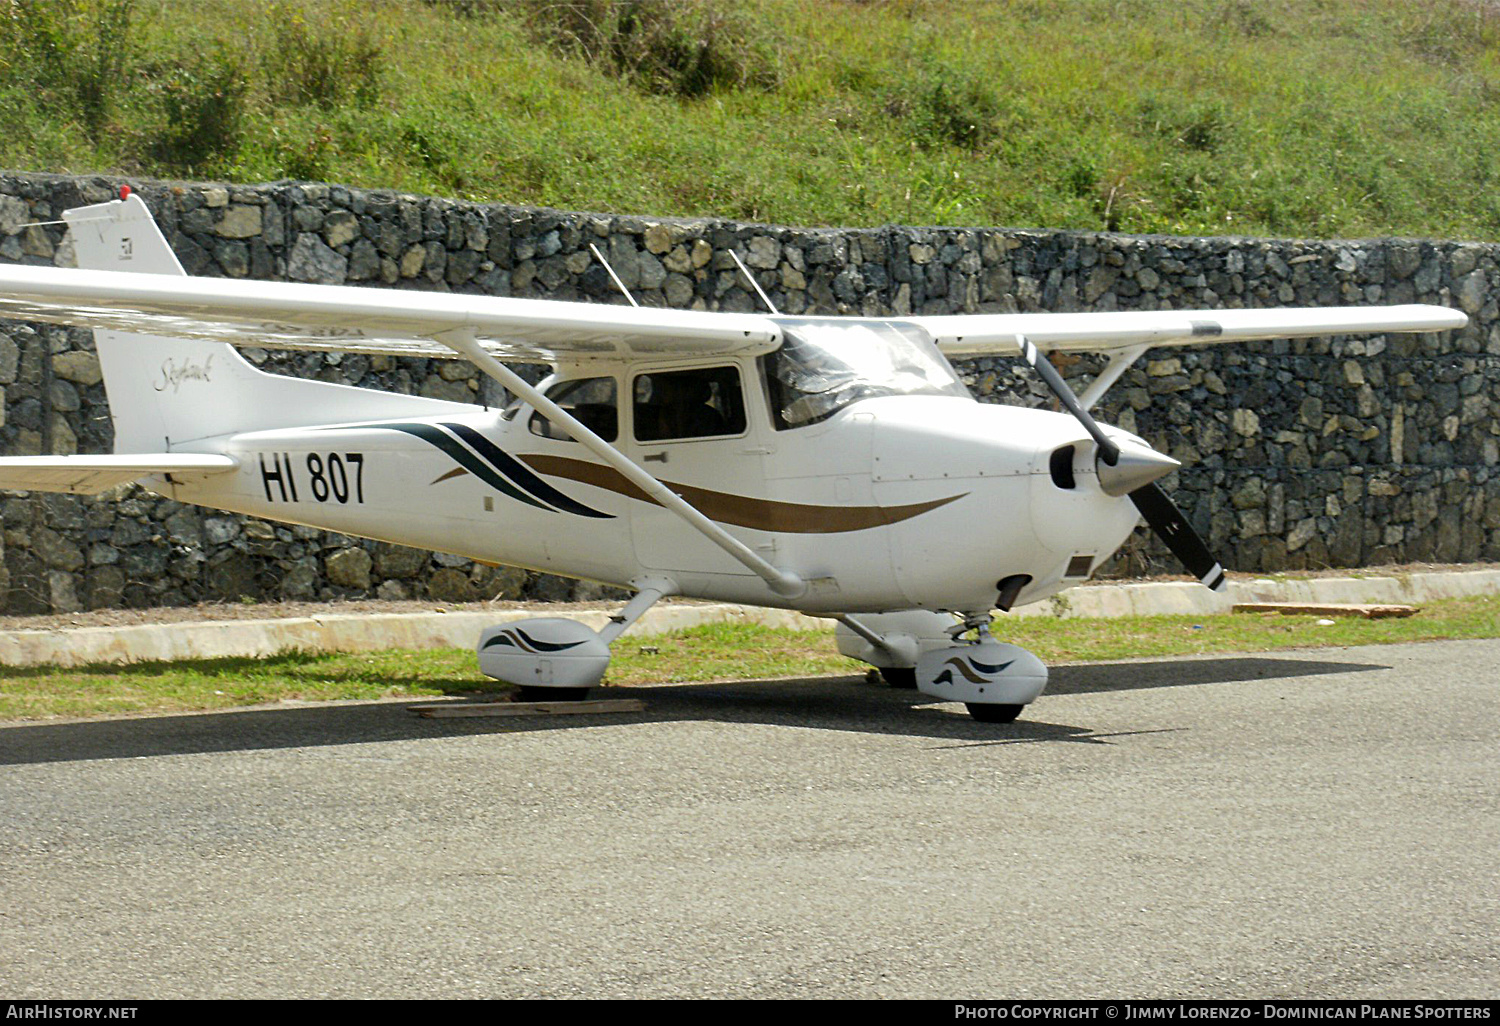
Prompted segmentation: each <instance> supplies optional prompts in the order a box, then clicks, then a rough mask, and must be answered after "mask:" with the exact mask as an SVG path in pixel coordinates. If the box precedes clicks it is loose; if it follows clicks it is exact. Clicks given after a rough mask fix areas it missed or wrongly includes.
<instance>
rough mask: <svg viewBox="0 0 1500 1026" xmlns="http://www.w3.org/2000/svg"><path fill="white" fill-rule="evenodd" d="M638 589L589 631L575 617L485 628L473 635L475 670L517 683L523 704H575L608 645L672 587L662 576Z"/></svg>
mask: <svg viewBox="0 0 1500 1026" xmlns="http://www.w3.org/2000/svg"><path fill="white" fill-rule="evenodd" d="M635 583H636V587H637V588H638V589H639V590H638V591H637V592H636V594H635V597H634V598H632V599H631V600H630V601H629V602H628V603H627V604H626V605H625V608H624V609H622V610H620V612H618V613H616V614H615V615H614V616H612V617H610V618H609V623H607V624H605V625H604V627H603V628H601V629H600V630H598V631H594V630H593V629H592V628H590V627H588V626H587V625H586V624H581V623H579V622H578V621H576V620H565V619H563V618H562V617H556V616H538V617H531V618H529V619H525V620H516V621H513V622H511V623H506V624H499V625H497V626H494V627H487V628H485V629H484V630H483V631H482V632H481V633H480V635H479V669H480V670H481V671H482V672H483V673H485V674H486V675H488V676H490V677H494V678H495V679H496V680H500V681H504V682H505V683H507V684H516V685H519V686H520V689H521V690H520V695H519V697H520V698H521V700H522V701H525V702H581V701H583V700H584V699H586V698H588V696H589V689H590V688H593V687H594V686H595V685H597V684H598V683H599V681H601V680H602V679H604V671H605V670H606V669H607V668H608V667H609V645H610V642H612V641H614V640H615V639H616V638H618V637H619V636H620V635H621V634H623V633H625V630H626V628H628V627H629V626H630V625H631V624H633V623H635V622H636V621H637V620H639V619H640V618H641V615H642V614H644V613H645V612H646V610H648V609H650V608H651V607H652V606H653V605H655V604H656V602H657V600H659V599H660V598H662V596H664V595H670V594H672V593H674V592H675V591H676V587H675V586H674V585H673V584H672V583H671V582H670V581H665V580H658V579H650V580H644V581H640V582H635Z"/></svg>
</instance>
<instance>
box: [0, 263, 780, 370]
mask: <svg viewBox="0 0 1500 1026" xmlns="http://www.w3.org/2000/svg"><path fill="white" fill-rule="evenodd" d="M0 317H9V318H14V319H17V320H36V321H49V322H56V323H64V324H76V325H79V326H81V327H89V328H105V329H111V330H115V331H129V332H140V333H147V334H157V335H171V336H175V337H179V338H192V339H206V340H211V341H216V342H230V343H233V344H235V345H242V346H263V347H267V348H281V349H313V350H337V351H340V352H365V353H387V354H392V355H401V356H446V357H452V356H453V355H454V353H453V351H452V350H451V349H450V348H448V347H446V346H444V345H442V344H441V343H438V342H434V341H432V339H434V338H435V337H436V336H439V335H442V334H445V333H448V332H472V333H473V334H474V335H475V337H476V338H477V339H478V340H479V342H480V344H481V345H483V346H484V347H485V349H486V350H488V351H489V352H490V353H491V354H492V355H494V356H495V357H497V358H499V359H503V360H515V361H521V362H537V363H556V362H558V361H559V360H580V359H589V358H606V359H609V358H613V359H628V358H630V357H633V356H642V355H651V356H659V355H684V356H699V355H714V356H718V355H727V354H731V353H733V354H752V355H755V354H759V353H764V352H769V351H771V350H772V349H774V348H776V346H777V345H778V344H779V343H780V341H781V331H780V329H779V328H778V327H777V326H776V324H775V323H774V322H773V321H770V320H768V319H767V318H764V317H759V316H755V315H752V314H725V313H704V312H699V311H696V310H674V309H661V308H653V307H622V306H613V305H609V304H602V303H574V302H560V301H556V300H540V299H514V298H507V297H499V296H472V295H455V294H453V293H445V292H416V291H409V290H404V289H375V288H360V287H356V286H348V285H307V284H302V283H298V282H275V281H245V280H238V279H223V278H193V277H188V278H182V277H176V276H167V275H156V274H135V273H130V272H124V271H94V270H74V269H71V268H56V267H27V266H3V267H0Z"/></svg>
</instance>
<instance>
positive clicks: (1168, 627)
mask: <svg viewBox="0 0 1500 1026" xmlns="http://www.w3.org/2000/svg"><path fill="white" fill-rule="evenodd" d="M1317 619H1318V618H1317V617H1311V616H1279V615H1275V614H1268V615H1236V616H1212V617H1197V618H1195V617H1190V616H1148V617H1122V618H1118V619H1109V620H1083V619H1069V620H1060V619H1052V618H1047V617H1027V618H1017V619H1012V620H1003V621H999V622H997V624H996V628H995V634H996V636H997V637H999V638H1001V639H1002V640H1005V641H1010V642H1013V643H1015V644H1018V645H1021V646H1023V647H1025V648H1028V649H1030V650H1031V651H1033V652H1035V653H1036V654H1037V655H1038V656H1040V657H1041V658H1042V660H1043V661H1044V662H1048V663H1061V662H1093V661H1107V660H1116V659H1129V658H1143V657H1157V656H1174V655H1209V654H1214V653H1224V652H1262V651H1269V650H1273V649H1287V648H1317V647H1326V646H1350V645H1375V644H1391V643H1396V642H1410V641H1432V640H1437V639H1446V638H1492V637H1500V597H1487V598H1470V599H1451V600H1448V601H1443V602H1434V603H1432V604H1431V605H1429V606H1427V607H1426V608H1424V609H1423V610H1422V611H1421V612H1420V613H1418V614H1417V615H1416V616H1414V617H1410V618H1407V619H1401V620H1358V619H1342V618H1341V619H1338V620H1335V622H1334V623H1333V624H1332V625H1331V626H1319V625H1318V623H1317ZM653 650H654V651H653ZM866 669H867V668H866V667H865V666H864V664H862V663H858V662H855V661H854V660H851V659H845V658H843V657H841V656H839V655H838V654H837V652H836V651H835V650H834V646H833V638H832V634H831V632H830V631H793V630H773V629H770V628H764V627H754V626H747V625H743V624H715V625H710V626H705V627H697V628H693V629H691V630H685V631H676V632H673V633H670V634H665V635H660V636H657V637H650V638H626V639H624V640H622V641H620V642H618V643H616V645H615V656H614V660H613V661H612V662H611V664H610V668H609V675H608V677H607V678H606V683H607V684H610V685H614V686H629V685H638V684H656V683H673V682H684V681H709V680H762V679H767V678H774V677H793V676H795V677H811V676H839V675H849V674H860V673H864V672H865V671H866ZM496 690H504V688H503V687H502V686H500V685H497V684H496V683H495V682H494V681H492V680H489V679H488V678H486V677H484V676H483V675H482V674H480V673H479V671H478V669H477V668H476V665H475V661H474V656H473V653H471V652H468V651H462V650H458V649H440V650H433V651H423V652H412V651H391V652H379V653H367V654H358V655H310V654H306V653H291V654H286V655H281V656H275V657H272V658H267V659H207V660H189V661H185V662H178V663H139V664H135V665H131V666H105V665H97V666H88V667H83V668H79V669H61V668H58V667H36V668H31V669H6V670H0V720H27V719H46V718H52V717H86V716H112V715H123V714H128V713H148V712H150V713H164V712H186V711H197V710H207V709H225V708H232V707H236V706H244V705H254V704H257V703H262V702H274V701H282V700H288V699H296V700H302V701H329V700H347V699H373V698H385V697H412V698H419V697H430V696H440V695H478V694H487V693H493V692H494V691H496Z"/></svg>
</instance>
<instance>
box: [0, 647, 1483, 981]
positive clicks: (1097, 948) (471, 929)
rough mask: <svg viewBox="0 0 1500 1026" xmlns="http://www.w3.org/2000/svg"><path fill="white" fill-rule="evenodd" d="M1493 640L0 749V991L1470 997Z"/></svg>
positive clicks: (22, 741) (319, 718)
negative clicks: (1005, 689) (1007, 705)
mask: <svg viewBox="0 0 1500 1026" xmlns="http://www.w3.org/2000/svg"><path fill="white" fill-rule="evenodd" d="M1497 681H1500V641H1480V642H1440V643H1432V644H1419V645H1404V646H1390V647H1372V648H1357V649H1324V650H1319V651H1306V652H1291V653H1275V654H1272V655H1267V656H1228V657H1214V658H1192V659H1172V660H1160V661H1145V662H1127V663H1113V664H1106V665H1098V664H1096V665H1091V666H1078V667H1058V668H1054V670H1053V680H1052V685H1051V687H1050V688H1049V690H1048V694H1047V695H1045V696H1043V698H1042V699H1041V700H1040V701H1039V702H1037V703H1036V704H1035V705H1033V706H1031V708H1030V709H1029V710H1028V713H1027V715H1026V716H1025V717H1024V718H1023V719H1022V720H1021V721H1019V722H1017V723H1015V724H1013V725H992V724H980V723H976V722H974V721H972V720H970V719H969V718H968V717H967V716H966V715H965V714H964V713H963V710H962V707H961V706H953V705H944V704H932V703H929V702H928V701H927V700H925V699H923V698H922V697H921V696H920V695H916V694H914V693H913V692H901V691H893V690H891V689H888V688H885V687H883V686H878V685H870V684H865V683H862V682H860V681H858V680H856V679H852V678H850V679H840V680H817V681H797V682H772V683H754V684H712V685H682V686H675V687H658V688H632V689H630V690H629V694H630V695H631V696H633V697H642V698H644V699H645V700H646V701H647V704H648V706H647V710H646V712H644V713H637V714H630V715H624V716H607V717H606V716H595V717H577V718H574V717H562V718H553V719H543V720H530V719H528V720H521V721H517V720H499V719H495V720H485V719H460V720H424V719H419V718H416V717H414V716H412V715H410V714H409V713H407V712H406V711H405V705H404V704H397V703H382V704H356V705H344V706H338V707H325V706H316V707H291V706H281V707H277V708H274V709H265V710H252V711H244V712H233V713H217V714H209V715H202V716H171V717H159V718H140V719H131V720H119V721H111V722H89V723H67V724H45V725H21V726H9V727H3V728H0V824H3V832H0V869H3V871H0V997H4V998H61V997H69V998H97V999H105V998H165V997H323V996H329V997H491V996H493V997H543V996H546V997H571V996H579V997H657V996H683V997H726V996H727V997H742V996H743V997H867V998H868V997H922V998H1035V997H1070V998H1079V997H1113V996H1120V997H1176V996H1183V997H1213V998H1220V997H1341V998H1356V997H1402V998H1438V997H1469V998H1476V997H1490V998H1494V997H1497V996H1500V796H1497V792H1500V683H1497Z"/></svg>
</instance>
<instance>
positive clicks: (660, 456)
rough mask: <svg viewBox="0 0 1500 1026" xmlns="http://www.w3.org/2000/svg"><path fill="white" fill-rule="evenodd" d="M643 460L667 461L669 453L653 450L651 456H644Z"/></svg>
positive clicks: (646, 461)
mask: <svg viewBox="0 0 1500 1026" xmlns="http://www.w3.org/2000/svg"><path fill="white" fill-rule="evenodd" d="M641 462H642V463H651V462H656V463H665V462H667V454H666V453H664V452H653V453H651V454H650V455H649V456H642V457H641Z"/></svg>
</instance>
